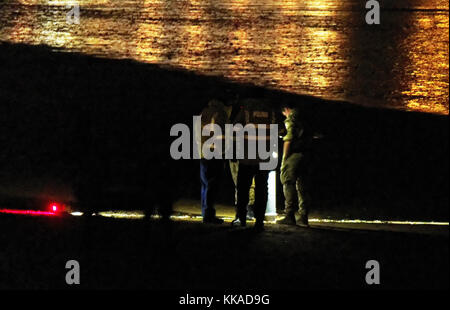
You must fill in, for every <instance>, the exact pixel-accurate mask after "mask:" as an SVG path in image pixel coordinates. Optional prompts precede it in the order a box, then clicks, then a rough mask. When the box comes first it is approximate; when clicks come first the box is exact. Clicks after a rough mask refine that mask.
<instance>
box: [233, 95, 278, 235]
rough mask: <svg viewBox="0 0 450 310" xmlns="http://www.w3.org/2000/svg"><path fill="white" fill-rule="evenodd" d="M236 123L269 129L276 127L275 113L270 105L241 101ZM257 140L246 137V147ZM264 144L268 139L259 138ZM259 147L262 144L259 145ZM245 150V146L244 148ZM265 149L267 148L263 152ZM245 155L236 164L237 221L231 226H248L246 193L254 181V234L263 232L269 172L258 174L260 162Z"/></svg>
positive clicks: (247, 195)
mask: <svg viewBox="0 0 450 310" xmlns="http://www.w3.org/2000/svg"><path fill="white" fill-rule="evenodd" d="M235 123H237V124H242V125H243V126H245V125H247V124H253V125H255V126H256V127H258V126H259V125H263V126H270V125H271V124H276V117H275V113H274V111H273V110H272V108H271V107H270V105H269V104H268V103H267V102H265V101H264V100H259V99H247V100H244V101H243V107H242V109H241V112H240V113H239V115H238V116H237V117H236V120H235ZM260 138H261V137H259V136H251V135H250V134H248V135H247V136H245V140H246V143H248V141H249V140H256V139H260ZM262 138H263V139H264V142H266V143H269V141H270V137H269V134H268V135H267V136H264V137H262ZM258 143H261V142H258ZM247 147H248V146H247ZM266 149H267V148H266ZM247 156H248V154H246V156H245V158H244V159H239V161H238V163H239V164H238V171H237V180H236V196H237V197H236V198H237V199H236V218H235V220H234V221H233V222H232V225H233V226H242V227H245V226H246V224H247V223H246V222H247V206H248V202H249V193H250V188H251V186H252V182H253V179H254V182H255V190H254V191H255V202H254V207H253V212H254V216H255V220H256V222H255V227H254V228H255V230H256V231H262V230H264V217H265V214H266V207H267V196H268V191H267V185H268V176H269V170H261V169H260V167H259V164H260V160H259V159H249V158H247Z"/></svg>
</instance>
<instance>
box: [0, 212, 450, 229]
mask: <svg viewBox="0 0 450 310" xmlns="http://www.w3.org/2000/svg"><path fill="white" fill-rule="evenodd" d="M0 212H1V210H0ZM71 214H72V215H73V216H81V215H83V213H82V212H72V213H71ZM97 215H99V216H103V217H111V218H120V219H142V218H144V217H145V214H144V212H138V211H105V212H99V213H98V214H97ZM267 215H271V216H275V215H276V214H267ZM153 217H154V218H159V216H153ZM171 219H173V220H178V221H201V220H202V217H201V216H200V215H173V216H171ZM221 219H223V220H224V221H226V222H231V221H232V220H233V219H234V218H233V217H221ZM267 223H271V224H274V223H275V221H267ZM309 223H329V224H372V225H373V224H378V225H380V224H381V225H430V226H449V223H448V222H424V221H381V220H346V219H343V220H332V219H318V218H312V219H309Z"/></svg>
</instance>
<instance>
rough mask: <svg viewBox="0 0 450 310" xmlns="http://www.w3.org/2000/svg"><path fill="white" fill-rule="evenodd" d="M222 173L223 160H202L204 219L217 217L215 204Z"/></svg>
mask: <svg viewBox="0 0 450 310" xmlns="http://www.w3.org/2000/svg"><path fill="white" fill-rule="evenodd" d="M222 173H223V161H222V160H217V159H212V160H206V159H202V160H200V180H201V205H202V216H203V217H215V216H216V210H215V208H214V203H215V200H216V195H217V190H218V186H219V185H220V178H221V176H222Z"/></svg>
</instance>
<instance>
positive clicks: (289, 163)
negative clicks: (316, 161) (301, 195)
mask: <svg viewBox="0 0 450 310" xmlns="http://www.w3.org/2000/svg"><path fill="white" fill-rule="evenodd" d="M301 158H302V155H301V154H300V153H293V154H291V155H290V156H289V157H288V158H287V159H286V160H285V161H284V162H283V164H282V167H281V174H280V179H281V183H282V184H283V193H284V199H285V210H286V214H287V215H294V214H295V212H296V211H297V210H298V196H297V195H298V192H297V188H296V183H297V180H298V168H299V164H300V160H301Z"/></svg>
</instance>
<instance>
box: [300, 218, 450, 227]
mask: <svg viewBox="0 0 450 310" xmlns="http://www.w3.org/2000/svg"><path fill="white" fill-rule="evenodd" d="M309 222H310V223H332V224H389V225H434V226H449V223H448V222H420V221H380V220H372V221H369V220H328V219H309Z"/></svg>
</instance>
